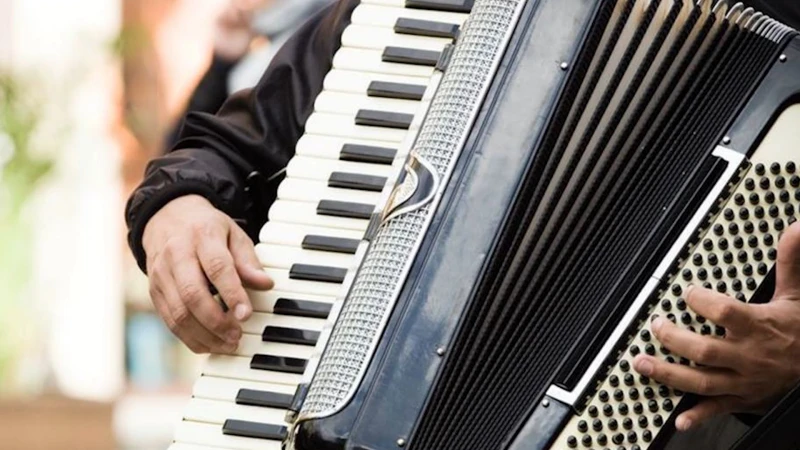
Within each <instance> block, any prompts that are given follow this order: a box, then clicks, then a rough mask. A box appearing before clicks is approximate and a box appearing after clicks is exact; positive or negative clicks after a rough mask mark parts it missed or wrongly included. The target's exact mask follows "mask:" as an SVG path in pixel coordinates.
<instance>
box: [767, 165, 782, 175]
mask: <svg viewBox="0 0 800 450" xmlns="http://www.w3.org/2000/svg"><path fill="white" fill-rule="evenodd" d="M769 173H771V174H773V175H777V174H779V173H781V165H780V163H776V162H774V163H772V164H770V165H769Z"/></svg>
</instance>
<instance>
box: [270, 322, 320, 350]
mask: <svg viewBox="0 0 800 450" xmlns="http://www.w3.org/2000/svg"><path fill="white" fill-rule="evenodd" d="M318 339H319V331H311V330H298V329H297V328H286V327H276V326H271V325H270V326H267V327H265V328H264V332H263V333H261V340H262V341H264V342H279V343H282V344H298V345H316V344H317V340H318Z"/></svg>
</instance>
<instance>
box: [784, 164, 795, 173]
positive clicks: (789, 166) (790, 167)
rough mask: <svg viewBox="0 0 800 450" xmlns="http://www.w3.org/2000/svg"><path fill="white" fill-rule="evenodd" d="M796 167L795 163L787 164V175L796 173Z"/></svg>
mask: <svg viewBox="0 0 800 450" xmlns="http://www.w3.org/2000/svg"><path fill="white" fill-rule="evenodd" d="M795 169H796V166H795V164H794V161H789V162H787V163H786V173H794V171H795Z"/></svg>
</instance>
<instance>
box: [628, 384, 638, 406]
mask: <svg viewBox="0 0 800 450" xmlns="http://www.w3.org/2000/svg"><path fill="white" fill-rule="evenodd" d="M628 398H629V399H631V400H636V399H638V398H639V390H638V389H636V388H630V389H628ZM626 409H627V408H626Z"/></svg>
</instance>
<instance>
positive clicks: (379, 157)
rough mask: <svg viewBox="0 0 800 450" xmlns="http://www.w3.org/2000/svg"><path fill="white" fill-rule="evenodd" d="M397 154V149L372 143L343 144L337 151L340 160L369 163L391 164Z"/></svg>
mask: <svg viewBox="0 0 800 450" xmlns="http://www.w3.org/2000/svg"><path fill="white" fill-rule="evenodd" d="M395 156H397V150H395V149H393V148H386V147H375V146H372V145H358V144H344V145H343V146H342V150H341V151H339V159H341V160H342V161H355V162H363V163H370V164H387V165H392V163H393V162H394V158H395Z"/></svg>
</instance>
